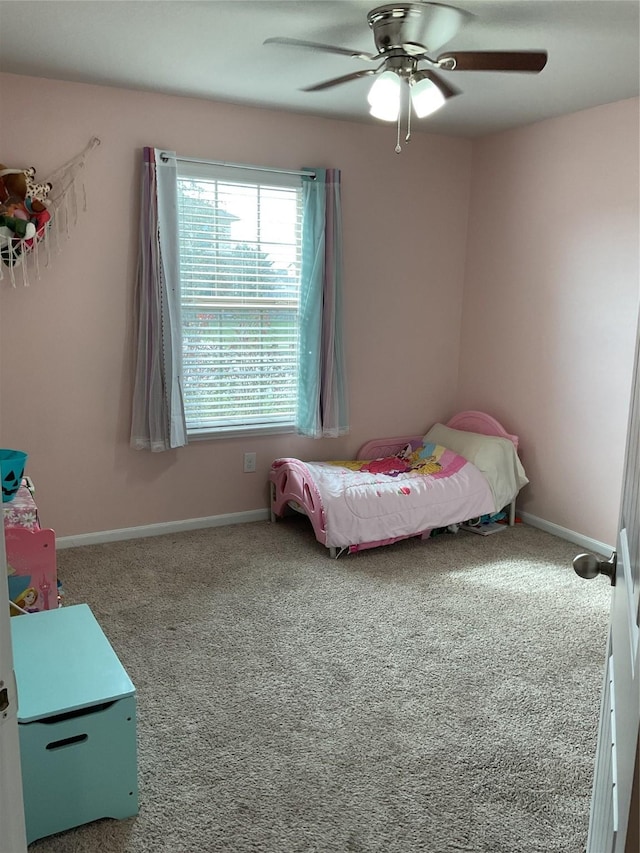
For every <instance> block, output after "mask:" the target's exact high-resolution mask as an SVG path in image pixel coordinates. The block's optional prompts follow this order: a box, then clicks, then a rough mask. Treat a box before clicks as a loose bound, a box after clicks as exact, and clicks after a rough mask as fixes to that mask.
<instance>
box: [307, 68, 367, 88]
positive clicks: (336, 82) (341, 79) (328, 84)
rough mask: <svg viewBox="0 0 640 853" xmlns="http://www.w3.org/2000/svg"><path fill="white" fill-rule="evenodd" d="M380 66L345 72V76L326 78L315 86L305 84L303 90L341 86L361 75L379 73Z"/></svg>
mask: <svg viewBox="0 0 640 853" xmlns="http://www.w3.org/2000/svg"><path fill="white" fill-rule="evenodd" d="M382 67H383V66H382V65H381V66H380V68H364V69H362V71H354V72H353V73H352V74H345V75H344V77H334V78H333V79H332V80H325V81H324V83H316V84H315V85H314V86H305V87H304V88H303V89H302V90H301V91H302V92H321V91H322V90H323V89H331V88H332V87H333V86H340V85H341V84H342V83H349V82H350V81H351V80H358V79H359V78H360V77H371V76H372V75H373V74H377V73H378V71H380V69H381V68H382Z"/></svg>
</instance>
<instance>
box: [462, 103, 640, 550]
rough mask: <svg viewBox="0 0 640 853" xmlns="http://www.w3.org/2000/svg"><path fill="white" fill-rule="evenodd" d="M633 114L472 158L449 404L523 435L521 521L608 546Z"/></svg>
mask: <svg viewBox="0 0 640 853" xmlns="http://www.w3.org/2000/svg"><path fill="white" fill-rule="evenodd" d="M638 103H639V102H638V100H637V99H632V100H628V101H621V102H618V103H615V104H609V105H606V106H602V107H597V108H595V109H591V110H586V111H584V112H579V113H575V114H572V115H568V116H564V117H561V118H557V119H552V120H549V121H545V122H540V123H538V124H535V125H532V126H530V127H527V128H524V129H521V130H516V131H511V132H508V133H503V134H500V135H496V136H493V137H487V138H485V139H482V140H479V141H477V142H476V144H475V145H474V152H473V165H472V175H473V178H472V193H471V206H470V215H469V238H468V244H467V266H466V277H465V292H464V314H463V323H462V335H461V341H462V345H461V350H460V380H459V392H458V396H457V400H456V405H457V406H458V407H461V408H475V407H479V408H482V407H485V408H486V409H487V410H488V411H490V412H492V413H495V415H496V416H497V417H499V418H501V419H504V422H505V424H507V425H508V427H509V429H511V430H513V431H514V432H516V433H518V434H519V435H520V436H521V439H522V457H523V462H524V464H525V467H526V468H527V471H528V474H529V477H530V480H531V481H532V483H531V485H530V486H528V487H527V488H526V489H525V490H524V491H523V492H522V494H521V499H520V502H519V506H520V508H521V509H522V510H524V511H525V512H529V513H531V514H532V515H535V516H537V517H539V518H542V519H544V520H546V521H550V522H552V523H554V524H557V525H560V526H561V527H565V528H568V529H569V530H573V531H575V532H578V533H581V534H583V535H586V536H589V537H592V538H594V539H597V540H599V541H601V542H605V543H610V544H613V543H614V542H615V537H616V528H617V521H618V503H619V495H620V485H621V471H622V464H623V456H624V438H625V434H626V425H627V407H628V399H629V390H630V380H631V370H632V362H633V344H634V341H635V330H636V318H637V305H638V292H639V272H638V258H639V252H638V234H639V221H638V198H639V176H638V163H639V153H638V137H639V134H638V126H639V125H638Z"/></svg>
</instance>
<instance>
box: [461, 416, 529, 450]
mask: <svg viewBox="0 0 640 853" xmlns="http://www.w3.org/2000/svg"><path fill="white" fill-rule="evenodd" d="M446 425H447V426H448V427H451V429H461V430H463V431H464V432H478V433H480V435H497V436H500V437H501V438H508V439H509V441H511V442H513V446H514V447H515V449H516V450H517V449H518V436H517V435H511V433H509V432H507V431H506V429H505V428H504V427H503V426H502V424H501V423H500V422H499V421H497V420H496V419H495V418H492V417H491V415H487V414H486V413H485V412H475V411H469V412H458V414H457V415H454V416H453V417H452V418H451V419H450V420H448V421H447V424H446Z"/></svg>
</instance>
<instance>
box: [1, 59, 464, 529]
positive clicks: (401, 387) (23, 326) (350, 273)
mask: <svg viewBox="0 0 640 853" xmlns="http://www.w3.org/2000/svg"><path fill="white" fill-rule="evenodd" d="M0 98H1V100H2V104H3V107H5V109H3V120H2V130H1V131H0V133H1V134H2V138H1V139H0V152H1V154H0V157H1V159H2V162H4V163H6V164H8V165H11V166H18V167H24V166H30V165H34V166H36V168H37V170H38V177H39V178H42V179H44V178H45V177H46V176H47V174H48V173H50V172H52V171H53V170H54V169H56V168H57V167H58V166H60V165H62V164H63V163H64V162H66V161H67V160H68V159H70V157H72V156H73V155H74V154H76V153H77V152H79V151H80V150H81V149H82V148H84V146H85V145H86V143H87V142H88V140H89V139H90V137H92V136H94V135H95V136H98V137H100V139H101V140H102V144H101V146H100V147H99V148H97V149H95V151H93V152H92V153H91V155H90V157H89V160H88V163H87V167H86V170H85V171H86V189H87V197H88V208H89V209H88V213H87V214H85V215H83V216H81V218H80V220H79V222H78V226H77V227H76V228H75V229H74V230H73V231H72V232H71V237H70V240H69V241H68V242H66V243H64V244H63V246H62V252H61V254H60V255H57V256H55V257H54V258H53V260H52V263H51V265H50V267H49V268H47V269H45V270H43V271H42V275H41V279H40V280H39V281H33V282H32V284H31V287H29V288H28V289H24V288H17V289H15V290H14V289H11V287H10V286H9V284H8V279H6V278H5V281H4V282H3V283H1V284H0V390H1V400H2V409H1V413H0V442H1V443H2V446H4V447H19V448H21V449H25V450H27V451H28V452H29V454H30V458H29V463H28V466H27V471H28V473H29V474H30V475H31V476H32V477H33V479H34V480H35V483H36V488H37V499H38V505H39V509H40V514H41V517H42V520H43V522H44V523H45V524H47V525H50V526H52V527H54V528H55V529H56V532H57V534H58V536H70V535H74V534H80V533H89V532H96V531H101V530H110V529H116V528H121V527H134V526H138V525H145V524H152V523H159V522H164V521H173V520H181V519H188V518H200V517H207V516H214V515H221V514H225V513H233V512H241V511H245V510H253V509H260V508H265V507H266V506H267V486H266V479H267V472H268V468H269V464H270V462H271V460H272V459H273V458H275V457H277V456H283V455H299V456H302V457H303V458H307V459H309V458H331V457H333V458H335V457H340V456H343V455H345V454H350V453H353V452H355V450H356V449H357V447H358V446H359V445H360V444H361V443H362V442H363V441H364V440H366V439H367V438H371V437H374V436H377V435H378V436H379V435H392V434H397V433H405V432H412V431H421V430H422V429H423V428H425V427H427V426H428V425H430V424H431V423H432V422H433V421H435V420H438V419H441V418H442V417H444V416H445V414H446V413H449V412H450V411H451V409H452V406H453V402H454V394H455V387H456V379H457V375H458V353H459V329H460V318H461V310H462V290H463V278H464V247H465V243H466V227H467V212H468V205H469V187H470V163H471V148H472V146H471V143H470V142H469V141H468V140H462V139H451V138H445V137H441V136H433V135H427V134H420V133H417V134H415V135H414V137H413V141H412V142H411V144H410V145H409V146H406V147H405V150H404V151H403V153H402V154H401V155H400V156H398V155H396V154H395V153H394V150H393V149H394V146H395V129H394V128H393V127H390V126H384V127H383V126H381V127H372V126H368V125H364V124H359V123H355V122H354V123H352V122H344V121H329V120H326V119H320V118H314V117H309V116H300V115H291V114H286V113H277V112H271V111H267V110H259V109H250V108H246V107H239V106H232V105H228V104H217V103H212V102H209V101H205V100H196V99H189V98H180V97H172V96H164V95H155V94H148V93H142V92H135V91H128V90H120V89H115V88H106V87H98V86H88V85H83V84H76V83H63V82H57V81H49V80H43V79H36V78H26V77H21V76H13V75H0ZM8 103H11V120H10V122H7V121H6V104H8ZM144 145H151V146H157V147H164V148H169V149H174V150H176V151H178V152H179V153H181V154H184V155H186V156H194V157H209V158H213V159H222V160H229V161H233V162H241V163H242V162H246V163H254V164H261V165H267V166H276V167H282V168H298V167H301V166H303V165H307V166H337V167H339V168H341V169H342V171H343V219H344V233H345V251H344V263H345V270H344V271H345V311H346V334H347V363H348V372H349V380H350V390H351V394H350V398H351V424H352V432H351V435H350V436H348V437H346V438H344V439H341V440H335V441H328V440H326V441H323V442H314V441H312V440H310V439H302V438H298V437H296V436H290V435H288V436H279V437H278V436H275V437H269V438H262V439H255V438H252V439H249V440H243V439H233V440H227V441H223V440H218V441H206V442H196V443H193V444H192V445H190V446H189V447H187V448H183V449H181V450H179V451H175V452H169V453H163V454H151V453H147V452H140V451H133V450H131V449H130V448H129V420H130V399H131V376H132V353H133V321H132V306H133V302H134V296H133V294H134V275H135V256H136V211H137V209H138V170H139V160H140V156H141V149H142V147H143V146H144ZM245 450H255V451H257V454H258V470H257V473H255V474H243V473H242V454H243V452H244V451H245Z"/></svg>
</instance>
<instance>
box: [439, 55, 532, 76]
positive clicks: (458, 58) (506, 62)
mask: <svg viewBox="0 0 640 853" xmlns="http://www.w3.org/2000/svg"><path fill="white" fill-rule="evenodd" d="M436 62H437V65H438V66H439V67H440V68H442V70H443V71H524V72H530V73H532V74H537V73H538V72H540V71H542V69H543V68H544V67H545V65H546V64H547V52H546V51H544V50H512V51H506V50H497V51H491V50H468V51H465V50H462V51H457V52H455V53H442V54H440V56H439V57H438V59H437V60H436Z"/></svg>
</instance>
